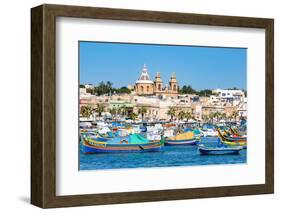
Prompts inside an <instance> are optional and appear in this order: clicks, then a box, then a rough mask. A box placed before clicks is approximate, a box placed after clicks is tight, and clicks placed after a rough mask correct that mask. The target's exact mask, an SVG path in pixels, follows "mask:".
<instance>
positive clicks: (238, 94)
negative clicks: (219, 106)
mask: <svg viewBox="0 0 281 213" xmlns="http://www.w3.org/2000/svg"><path fill="white" fill-rule="evenodd" d="M212 92H213V93H214V94H216V96H217V97H218V99H219V100H220V102H221V103H231V104H233V105H234V106H236V105H238V104H239V103H240V102H243V101H244V98H245V94H244V92H243V91H242V90H238V89H215V90H213V91H212Z"/></svg>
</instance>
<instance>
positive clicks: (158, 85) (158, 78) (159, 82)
mask: <svg viewBox="0 0 281 213" xmlns="http://www.w3.org/2000/svg"><path fill="white" fill-rule="evenodd" d="M162 84H163V81H162V79H161V76H160V72H157V74H156V77H155V81H154V88H155V89H154V91H155V93H156V95H157V94H159V93H161V92H162V89H163V86H162Z"/></svg>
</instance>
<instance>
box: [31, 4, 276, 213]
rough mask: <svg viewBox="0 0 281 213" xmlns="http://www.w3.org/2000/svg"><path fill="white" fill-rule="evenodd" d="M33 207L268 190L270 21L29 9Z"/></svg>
mask: <svg viewBox="0 0 281 213" xmlns="http://www.w3.org/2000/svg"><path fill="white" fill-rule="evenodd" d="M31 26H32V29H31V45H32V46H31V84H32V85H31V88H32V89H31V110H32V117H31V123H32V125H31V136H32V137H31V138H32V139H31V203H32V204H34V205H36V206H39V207H42V208H52V207H66V206H79V205H101V204H115V203H132V202H148V201H162V200H179V199H191V198H207V197H219V196H237V195H252V194H266V193H273V191H274V99H273V97H274V95H273V94H274V66H273V65H274V60H273V59H274V43H273V41H274V40H273V37H274V36H273V34H274V33H273V29H274V22H273V19H265V18H249V17H233V16H215V15H200V14H186V13H170V12H156V11H140V10H125V9H110V8H93V7H78V6H65V5H41V6H38V7H35V8H32V9H31Z"/></svg>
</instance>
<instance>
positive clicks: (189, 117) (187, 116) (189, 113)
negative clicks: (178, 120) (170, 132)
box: [185, 112, 193, 121]
mask: <svg viewBox="0 0 281 213" xmlns="http://www.w3.org/2000/svg"><path fill="white" fill-rule="evenodd" d="M185 118H186V119H187V121H188V120H190V119H191V118H193V116H192V114H191V112H186V113H185Z"/></svg>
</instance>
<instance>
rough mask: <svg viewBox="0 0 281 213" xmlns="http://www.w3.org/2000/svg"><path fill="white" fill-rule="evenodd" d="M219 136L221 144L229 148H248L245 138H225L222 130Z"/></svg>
mask: <svg viewBox="0 0 281 213" xmlns="http://www.w3.org/2000/svg"><path fill="white" fill-rule="evenodd" d="M218 136H219V138H220V139H221V142H222V143H223V144H225V145H228V146H242V147H243V148H246V147H247V138H246V137H243V138H240V137H230V136H225V135H223V134H222V132H221V131H220V129H218Z"/></svg>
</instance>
